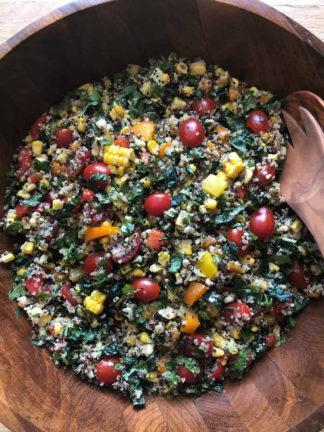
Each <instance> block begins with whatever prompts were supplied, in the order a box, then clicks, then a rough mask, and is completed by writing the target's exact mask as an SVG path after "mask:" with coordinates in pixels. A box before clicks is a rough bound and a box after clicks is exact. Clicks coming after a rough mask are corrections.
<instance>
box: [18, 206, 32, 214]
mask: <svg viewBox="0 0 324 432" xmlns="http://www.w3.org/2000/svg"><path fill="white" fill-rule="evenodd" d="M29 212H30V207H26V206H23V205H19V204H18V205H17V206H16V215H17V216H26V215H27V214H28V213H29Z"/></svg>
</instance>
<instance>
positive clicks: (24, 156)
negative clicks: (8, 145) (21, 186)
mask: <svg viewBox="0 0 324 432" xmlns="http://www.w3.org/2000/svg"><path fill="white" fill-rule="evenodd" d="M32 155H33V152H32V149H31V148H29V147H24V148H22V149H21V150H20V152H19V154H18V162H19V168H20V169H21V171H27V170H28V169H29V168H30V167H31V165H32Z"/></svg>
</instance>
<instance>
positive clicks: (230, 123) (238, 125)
mask: <svg viewBox="0 0 324 432" xmlns="http://www.w3.org/2000/svg"><path fill="white" fill-rule="evenodd" d="M222 120H223V122H224V123H225V125H226V126H227V127H229V128H230V129H231V131H233V132H235V131H238V130H240V129H245V120H244V119H243V118H235V117H233V116H232V115H231V114H229V112H228V111H227V112H226V111H225V113H224V114H223V116H222Z"/></svg>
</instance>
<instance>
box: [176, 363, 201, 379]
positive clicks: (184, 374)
mask: <svg viewBox="0 0 324 432" xmlns="http://www.w3.org/2000/svg"><path fill="white" fill-rule="evenodd" d="M199 367H200V371H199V373H198V374H195V373H194V372H191V370H189V369H187V367H186V366H185V365H184V364H180V365H178V367H177V372H178V375H179V377H180V378H183V379H184V381H185V382H186V383H188V384H196V383H197V382H199V381H200V380H201V379H202V377H203V374H204V368H203V366H201V365H200V366H199Z"/></svg>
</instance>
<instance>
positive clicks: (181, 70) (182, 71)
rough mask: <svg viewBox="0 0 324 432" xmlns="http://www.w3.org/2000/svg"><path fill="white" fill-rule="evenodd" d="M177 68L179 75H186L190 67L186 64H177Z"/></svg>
mask: <svg viewBox="0 0 324 432" xmlns="http://www.w3.org/2000/svg"><path fill="white" fill-rule="evenodd" d="M175 68H176V71H177V72H178V73H179V74H186V73H188V66H187V65H186V63H184V62H179V63H177V64H176V67H175Z"/></svg>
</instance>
